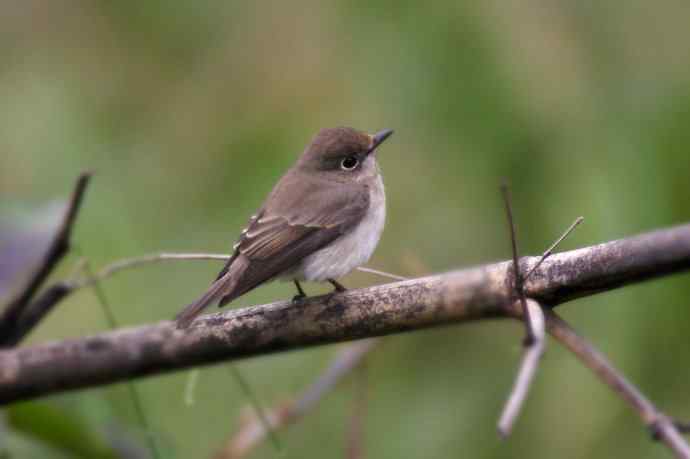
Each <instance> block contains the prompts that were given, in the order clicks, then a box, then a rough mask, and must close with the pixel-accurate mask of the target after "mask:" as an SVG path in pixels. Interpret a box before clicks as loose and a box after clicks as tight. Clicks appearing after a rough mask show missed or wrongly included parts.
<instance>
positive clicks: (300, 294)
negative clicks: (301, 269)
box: [292, 279, 307, 303]
mask: <svg viewBox="0 0 690 459" xmlns="http://www.w3.org/2000/svg"><path fill="white" fill-rule="evenodd" d="M292 281H293V282H294V283H295V287H297V295H295V296H294V297H292V301H293V302H295V303H297V302H298V301H302V300H303V299H305V298H306V297H307V294H306V293H304V290H303V289H302V286H301V285H300V284H299V281H298V280H297V279H293V280H292Z"/></svg>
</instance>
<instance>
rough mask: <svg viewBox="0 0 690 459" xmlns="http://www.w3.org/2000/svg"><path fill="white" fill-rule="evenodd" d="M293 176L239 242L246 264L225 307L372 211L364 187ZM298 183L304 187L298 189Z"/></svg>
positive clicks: (239, 258) (238, 251) (240, 257)
mask: <svg viewBox="0 0 690 459" xmlns="http://www.w3.org/2000/svg"><path fill="white" fill-rule="evenodd" d="M298 174H299V173H297V172H292V174H291V176H286V177H287V178H286V179H283V180H281V181H280V182H279V183H278V184H277V185H276V187H275V189H274V190H273V192H272V193H271V195H270V196H269V198H268V199H267V200H266V203H265V204H264V207H262V209H261V210H260V211H259V212H258V213H257V215H256V217H255V218H252V219H251V220H250V224H249V226H248V227H247V229H246V230H245V231H243V233H242V236H241V237H240V239H239V241H238V243H237V244H236V249H235V253H236V260H235V261H234V262H233V263H229V266H228V267H227V270H225V271H226V272H230V271H234V269H233V266H234V265H235V264H236V263H237V262H240V261H241V262H240V263H237V264H238V266H237V268H239V267H240V265H246V266H244V269H243V271H244V272H243V274H242V276H240V278H239V279H238V281H237V283H236V285H235V286H234V287H233V288H232V290H231V291H229V292H228V293H227V294H226V295H224V297H223V299H222V300H221V305H223V304H226V303H227V302H229V301H231V300H232V299H234V298H236V297H238V296H240V295H242V294H244V293H246V292H248V291H249V290H251V289H253V288H254V287H256V286H258V285H259V284H261V283H263V282H266V281H268V280H270V279H272V278H274V277H275V276H277V275H279V274H281V273H283V272H285V271H287V270H289V269H290V268H292V267H294V266H295V265H297V264H298V263H299V262H300V261H301V260H302V259H303V258H304V257H306V256H308V255H310V254H312V253H314V252H316V251H317V250H319V249H321V248H323V247H324V246H326V245H327V244H329V243H330V242H332V241H334V240H335V239H337V238H338V237H340V236H341V235H342V234H343V233H344V232H346V231H347V230H348V229H350V228H352V227H354V226H356V225H357V224H358V223H359V222H360V221H361V220H362V218H363V217H364V215H365V214H366V211H367V209H368V208H369V192H368V189H366V188H365V187H359V186H354V185H351V184H339V185H338V186H334V184H333V183H327V182H323V181H322V179H316V178H313V177H311V176H306V175H304V174H299V175H298ZM297 181H299V185H300V186H295V185H296V184H297Z"/></svg>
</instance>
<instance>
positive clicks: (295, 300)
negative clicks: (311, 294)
mask: <svg viewBox="0 0 690 459" xmlns="http://www.w3.org/2000/svg"><path fill="white" fill-rule="evenodd" d="M306 297H307V295H305V294H304V293H298V294H297V295H295V296H293V297H292V302H293V303H301V302H302V300H304V299H305V298H306Z"/></svg>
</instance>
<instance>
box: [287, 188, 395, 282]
mask: <svg viewBox="0 0 690 459" xmlns="http://www.w3.org/2000/svg"><path fill="white" fill-rule="evenodd" d="M369 193H370V194H369V198H370V200H369V203H370V204H369V210H368V211H367V214H366V215H365V216H364V218H363V219H362V221H361V222H360V223H359V224H358V225H357V226H356V227H355V228H354V229H353V230H351V231H350V233H349V234H346V235H344V236H341V237H340V238H338V239H337V240H335V241H334V242H333V243H331V244H329V245H328V246H326V247H324V248H323V249H321V250H319V251H317V252H314V253H313V254H311V255H309V256H308V257H306V258H305V259H304V260H302V263H301V266H300V269H298V270H295V272H293V277H297V278H298V280H308V281H317V282H321V281H325V280H327V279H338V278H340V277H343V276H344V275H346V274H348V273H349V272H350V271H352V270H353V269H355V268H357V267H358V266H362V265H363V264H365V263H366V262H367V261H369V258H370V257H371V255H372V254H373V253H374V250H375V249H376V246H377V245H378V243H379V239H380V238H381V233H383V226H384V224H385V222H386V195H385V193H384V189H383V180H382V179H381V176H380V175H379V176H378V177H377V180H376V181H375V182H374V184H373V186H372V187H371V188H370V192H369Z"/></svg>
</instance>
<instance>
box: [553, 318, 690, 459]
mask: <svg viewBox="0 0 690 459" xmlns="http://www.w3.org/2000/svg"><path fill="white" fill-rule="evenodd" d="M545 319H546V328H547V330H548V331H549V333H550V334H551V335H552V336H553V337H554V338H556V339H557V340H558V341H560V342H561V343H562V344H563V345H564V346H565V347H566V348H568V349H569V350H570V351H571V352H572V353H573V354H575V355H576V356H577V358H578V359H580V361H581V362H582V363H583V364H584V365H585V366H587V367H588V368H590V369H591V370H592V371H594V373H595V374H596V375H597V376H598V377H599V379H601V381H603V382H604V383H605V384H606V385H607V386H609V387H610V388H612V389H613V390H614V391H615V392H616V393H617V394H619V395H620V396H621V397H622V398H623V400H625V401H626V402H627V403H628V404H629V405H630V406H632V408H633V409H634V410H635V411H636V412H637V414H638V415H639V416H640V418H641V419H642V421H643V422H644V423H645V424H646V425H647V426H648V427H649V428H650V429H651V431H652V433H653V434H654V436H655V437H657V438H658V439H659V440H660V441H663V442H664V443H665V444H666V445H667V446H668V447H669V448H670V449H671V450H672V451H673V452H674V454H675V455H676V457H677V458H679V459H689V458H690V447H689V446H688V443H687V442H686V441H685V439H684V438H683V437H682V436H681V435H680V432H679V429H677V427H676V423H674V421H672V420H671V419H669V418H668V417H667V416H665V415H664V414H663V413H661V412H660V411H659V410H658V409H657V408H656V407H655V406H654V404H653V403H652V402H651V401H649V400H648V399H647V398H646V397H645V396H644V395H642V393H641V392H640V391H639V390H638V389H637V388H636V387H635V386H634V385H633V384H632V383H630V382H629V381H628V380H627V379H626V378H625V376H623V375H622V374H621V373H620V372H619V371H618V370H617V369H616V368H615V367H614V366H613V365H612V364H611V363H610V362H609V361H608V359H606V357H605V356H604V355H603V354H602V353H601V352H599V351H598V350H597V349H596V348H594V347H593V346H592V345H591V344H590V343H589V342H588V341H587V340H585V339H584V338H583V337H581V336H580V335H578V334H577V332H575V330H573V328H572V327H570V325H568V323H567V322H565V321H564V320H563V319H561V318H560V317H559V316H558V315H557V314H556V313H555V312H553V311H545Z"/></svg>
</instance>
